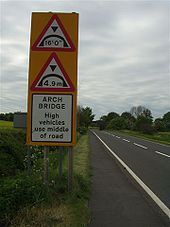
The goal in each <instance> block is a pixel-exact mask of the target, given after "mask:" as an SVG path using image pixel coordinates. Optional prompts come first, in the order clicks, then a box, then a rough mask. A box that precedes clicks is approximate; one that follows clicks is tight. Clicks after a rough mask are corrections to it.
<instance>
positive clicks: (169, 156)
mask: <svg viewBox="0 0 170 227" xmlns="http://www.w3.org/2000/svg"><path fill="white" fill-rule="evenodd" d="M155 153H157V154H160V155H163V156H166V157H168V158H170V155H167V154H164V153H162V152H159V151H155Z"/></svg>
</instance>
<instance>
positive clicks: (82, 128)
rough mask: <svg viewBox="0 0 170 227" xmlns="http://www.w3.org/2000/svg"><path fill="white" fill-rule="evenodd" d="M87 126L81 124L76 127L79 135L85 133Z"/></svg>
mask: <svg viewBox="0 0 170 227" xmlns="http://www.w3.org/2000/svg"><path fill="white" fill-rule="evenodd" d="M87 130H88V128H87V127H84V126H81V127H79V128H78V129H77V131H78V132H79V133H80V134H81V135H85V134H86V133H87Z"/></svg>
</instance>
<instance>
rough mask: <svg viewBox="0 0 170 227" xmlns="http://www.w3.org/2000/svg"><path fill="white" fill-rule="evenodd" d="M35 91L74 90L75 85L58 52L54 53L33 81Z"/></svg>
mask: <svg viewBox="0 0 170 227" xmlns="http://www.w3.org/2000/svg"><path fill="white" fill-rule="evenodd" d="M31 89H32V90H33V91H73V90H74V88H73V85H72V82H71V80H70V78H69V77H68V75H67V74H66V72H65V70H64V68H63V66H62V65H61V62H60V61H59V59H58V57H57V55H56V54H54V53H53V54H52V55H51V56H50V58H49V59H48V61H47V62H46V64H45V65H44V67H43V68H42V69H41V71H40V73H39V74H38V76H37V77H36V79H35V81H34V82H33V84H32V86H31Z"/></svg>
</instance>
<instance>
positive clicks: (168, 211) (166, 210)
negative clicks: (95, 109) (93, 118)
mask: <svg viewBox="0 0 170 227" xmlns="http://www.w3.org/2000/svg"><path fill="white" fill-rule="evenodd" d="M93 134H94V135H95V136H96V137H97V138H98V139H99V140H100V141H101V143H102V144H103V145H104V146H105V147H106V148H107V149H108V150H109V152H110V153H111V154H112V155H113V156H114V157H115V158H116V159H117V160H118V161H119V162H120V164H121V165H122V166H123V167H124V168H125V169H126V170H127V172H128V173H129V174H130V175H131V176H132V177H133V178H134V179H135V180H136V182H137V183H138V184H139V185H140V186H141V187H142V188H143V189H144V191H145V192H146V193H147V194H148V195H149V196H150V197H151V198H152V199H153V201H154V202H155V203H156V204H157V205H158V206H159V207H160V208H161V210H162V211H163V212H164V213H165V214H166V215H167V216H168V217H169V218H170V209H169V208H168V207H167V206H166V205H165V204H164V203H163V202H162V201H161V200H160V199H159V198H158V196H157V195H155V194H154V193H153V192H152V191H151V189H150V188H149V187H148V186H147V185H146V184H145V183H144V182H143V181H142V180H141V179H140V178H139V177H138V176H137V175H136V174H135V173H134V172H133V171H132V170H131V169H130V168H129V166H127V165H126V164H125V163H124V162H123V161H122V160H121V159H120V158H119V156H118V155H117V154H115V152H114V151H112V149H110V147H108V146H107V144H106V143H105V142H103V140H102V139H101V138H100V137H99V136H98V135H97V134H96V133H95V132H93Z"/></svg>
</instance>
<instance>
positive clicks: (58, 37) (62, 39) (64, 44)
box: [39, 35, 69, 47]
mask: <svg viewBox="0 0 170 227" xmlns="http://www.w3.org/2000/svg"><path fill="white" fill-rule="evenodd" d="M49 38H57V39H58V40H59V41H63V46H64V47H69V46H68V44H67V42H66V40H65V39H64V38H63V37H62V36H60V35H48V36H46V37H44V38H43V40H42V41H41V43H40V45H39V46H42V47H43V46H44V45H45V41H46V40H47V39H49ZM58 40H57V41H55V42H56V44H57V45H58V44H59V41H58ZM57 45H56V46H57Z"/></svg>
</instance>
